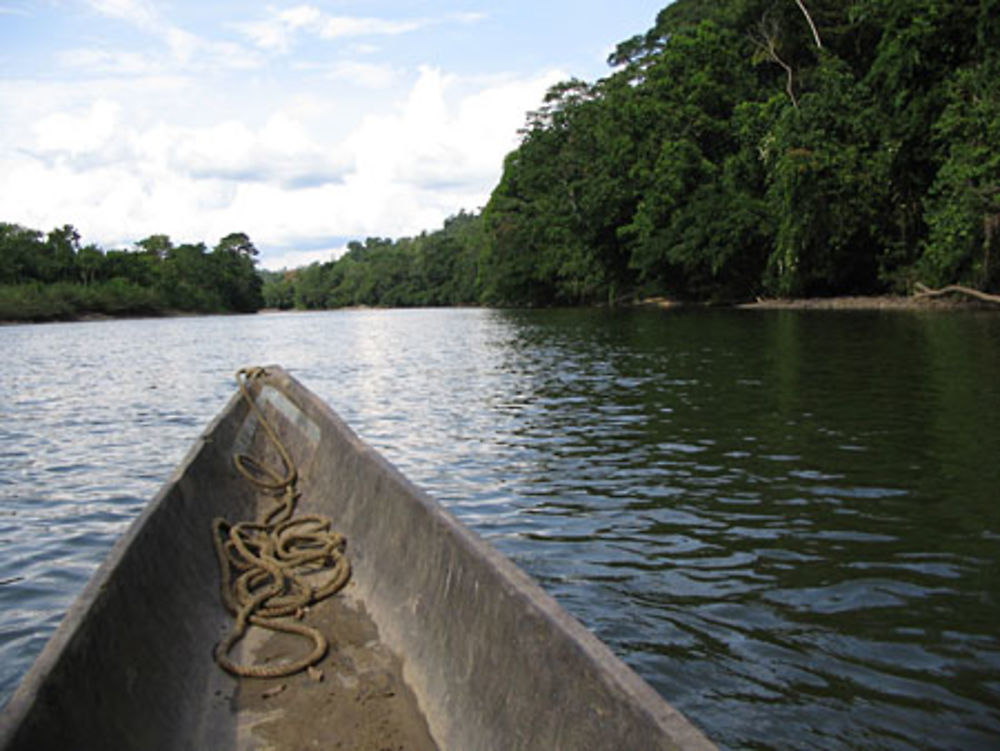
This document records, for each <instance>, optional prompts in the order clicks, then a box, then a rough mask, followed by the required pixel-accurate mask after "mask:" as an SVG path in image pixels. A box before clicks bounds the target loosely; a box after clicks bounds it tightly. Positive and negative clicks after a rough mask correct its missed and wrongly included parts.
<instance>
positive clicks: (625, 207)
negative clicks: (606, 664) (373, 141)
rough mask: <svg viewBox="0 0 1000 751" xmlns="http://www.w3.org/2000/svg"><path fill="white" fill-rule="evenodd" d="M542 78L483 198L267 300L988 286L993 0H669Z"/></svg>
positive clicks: (997, 68)
mask: <svg viewBox="0 0 1000 751" xmlns="http://www.w3.org/2000/svg"><path fill="white" fill-rule="evenodd" d="M609 63H610V65H611V70H610V73H609V74H608V75H607V76H606V77H604V78H602V79H600V80H598V81H596V82H593V83H588V82H585V81H580V80H570V81H565V82H563V83H560V84H558V85H557V86H555V87H553V88H552V89H551V90H550V91H549V92H548V95H547V96H546V98H545V101H544V103H543V105H542V106H541V107H540V108H539V109H538V110H537V111H535V112H532V113H529V115H528V118H527V122H526V125H525V127H524V129H523V131H522V133H521V142H520V145H519V146H518V148H517V149H515V150H514V151H513V152H512V153H511V154H509V155H508V156H507V158H506V160H505V163H504V168H503V175H502V177H501V179H500V182H499V184H498V185H497V186H496V188H495V189H494V191H493V193H492V196H491V197H490V199H489V202H488V203H487V205H486V206H485V207H484V208H483V210H482V211H481V212H479V213H476V214H464V213H463V214H460V215H459V216H457V217H453V218H452V219H450V220H448V221H447V222H446V223H445V226H444V227H443V228H442V229H440V230H439V231H436V232H431V233H424V234H422V235H420V236H419V237H416V238H404V239H401V240H396V241H391V240H386V239H378V238H370V239H369V240H367V241H365V242H364V243H357V242H356V243H352V244H351V246H350V250H349V252H348V253H347V254H346V255H344V256H343V257H341V258H340V259H338V260H335V261H330V262H328V263H324V264H314V265H313V266H310V267H308V268H304V269H298V270H295V271H292V272H286V273H284V274H279V275H272V276H270V278H269V279H268V280H267V283H266V284H265V288H264V295H265V298H266V300H267V303H268V304H269V305H272V306H277V307H289V306H293V305H294V306H297V307H304V308H316V307H320V308H321V307H336V306H341V305H423V304H455V303H487V304H514V305H551V304H579V303H606V302H610V303H615V302H619V301H628V300H632V299H635V298H640V297H644V296H649V295H669V296H673V297H678V298H683V299H698V300H708V301H735V300H745V299H752V298H754V297H757V296H783V297H788V296H825V295H837V294H873V293H881V292H906V291H909V290H910V289H911V288H912V286H913V285H914V284H915V283H916V282H918V281H920V282H924V283H926V284H930V285H944V284H948V283H956V282H957V283H963V284H966V285H968V286H971V287H976V288H978V289H982V290H991V291H1000V258H998V255H1000V0H850V1H846V0H728V1H727V2H717V1H715V0H678V1H677V2H675V3H674V4H672V5H670V6H668V7H666V8H665V9H664V10H663V11H661V12H660V13H659V15H658V17H657V20H656V24H655V26H654V27H653V28H652V29H650V30H649V31H647V32H646V33H644V34H640V35H637V36H635V37H633V38H631V39H629V40H626V41H624V42H622V43H621V44H619V45H618V46H617V48H616V50H615V52H614V53H613V54H612V55H611V57H610V59H609Z"/></svg>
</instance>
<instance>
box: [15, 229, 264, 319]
mask: <svg viewBox="0 0 1000 751" xmlns="http://www.w3.org/2000/svg"><path fill="white" fill-rule="evenodd" d="M256 255H257V249H256V248H255V247H254V245H253V243H251V242H250V238H249V237H247V236H246V235H245V234H243V233H241V232H237V233H233V234H230V235H227V236H226V237H224V238H222V239H221V240H220V241H219V243H218V245H216V246H215V248H214V249H213V250H211V251H209V250H208V248H206V246H205V244H204V243H193V244H181V245H175V244H174V243H173V242H172V241H171V240H170V238H169V237H168V236H167V235H151V236H149V237H147V238H145V239H143V240H140V241H139V242H137V243H135V246H134V247H133V248H130V249H124V250H108V251H105V250H103V249H101V248H99V247H97V246H96V245H81V238H80V233H79V232H77V230H76V229H75V228H74V227H72V226H71V225H65V226H63V227H58V228H56V229H53V230H52V231H51V232H49V233H48V234H47V235H43V234H42V233H41V232H39V231H38V230H33V229H28V228H26V227H22V226H20V225H18V224H10V223H6V222H0V320H47V319H55V318H71V317H75V316H78V315H81V314H86V313H102V314H107V315H140V314H146V315H148V314H157V313H164V312H167V311H190V312H199V313H221V312H240V313H245V312H253V311H256V310H257V309H258V308H260V307H261V305H262V304H263V296H262V295H261V287H262V281H261V278H260V276H259V275H258V274H257V271H256V268H255V260H254V259H255V256H256Z"/></svg>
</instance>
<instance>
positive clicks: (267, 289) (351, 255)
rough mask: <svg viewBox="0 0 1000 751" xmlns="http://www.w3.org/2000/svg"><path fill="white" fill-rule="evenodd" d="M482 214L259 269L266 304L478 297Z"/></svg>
mask: <svg viewBox="0 0 1000 751" xmlns="http://www.w3.org/2000/svg"><path fill="white" fill-rule="evenodd" d="M485 247H486V238H485V236H484V234H483V222H482V218H481V217H480V216H478V215H474V214H469V213H466V212H464V211H463V212H460V213H459V214H458V215H457V216H453V217H451V218H449V219H447V220H446V221H445V223H444V226H443V227H442V228H441V229H440V230H437V231H436V232H432V233H426V232H425V233H422V234H421V235H419V236H418V237H412V238H410V237H405V238H401V239H398V240H390V239H387V238H377V237H369V238H368V239H367V240H365V241H364V242H363V243H362V242H359V241H352V242H350V243H348V245H347V252H346V253H345V254H344V255H342V256H341V257H340V258H338V259H337V260H332V261H329V262H326V263H314V264H312V265H311V266H307V267H305V268H301V269H296V270H294V271H285V272H274V271H271V272H269V271H264V272H263V277H264V290H263V294H264V303H265V305H267V307H270V308H282V309H287V308H293V307H295V308H301V309H309V310H314V309H323V308H342V307H350V306H373V307H374V306H380V307H410V306H450V305H465V304H477V303H479V302H481V301H482V294H481V283H482V280H481V278H480V274H481V260H482V258H483V257H484V254H485Z"/></svg>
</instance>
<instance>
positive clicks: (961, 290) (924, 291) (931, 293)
mask: <svg viewBox="0 0 1000 751" xmlns="http://www.w3.org/2000/svg"><path fill="white" fill-rule="evenodd" d="M914 286H915V288H916V290H917V291H916V292H914V293H913V297H941V296H942V295H949V294H952V293H958V294H962V295H968V296H970V297H974V298H976V299H977V300H982V301H983V302H988V303H993V304H994V305H1000V295H991V294H990V293H988V292H981V291H980V290H978V289H973V288H972V287H965V286H963V285H961V284H949V285H948V286H947V287H942V288H941V289H931V288H930V287H928V286H927V285H926V284H921V283H920V282H917V283H916V285H914Z"/></svg>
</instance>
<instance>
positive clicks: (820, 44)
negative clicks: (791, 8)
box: [795, 0, 823, 49]
mask: <svg viewBox="0 0 1000 751" xmlns="http://www.w3.org/2000/svg"><path fill="white" fill-rule="evenodd" d="M795 4H796V5H798V6H799V10H801V11H802V15H803V16H805V17H806V22H807V23H808V24H809V28H810V29H812V33H813V39H815V40H816V49H823V42H821V41H820V39H819V32H818V31H817V30H816V24H814V23H813V20H812V16H810V15H809V11H808V10H806V6H805V3H803V2H802V0H795Z"/></svg>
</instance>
